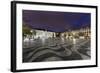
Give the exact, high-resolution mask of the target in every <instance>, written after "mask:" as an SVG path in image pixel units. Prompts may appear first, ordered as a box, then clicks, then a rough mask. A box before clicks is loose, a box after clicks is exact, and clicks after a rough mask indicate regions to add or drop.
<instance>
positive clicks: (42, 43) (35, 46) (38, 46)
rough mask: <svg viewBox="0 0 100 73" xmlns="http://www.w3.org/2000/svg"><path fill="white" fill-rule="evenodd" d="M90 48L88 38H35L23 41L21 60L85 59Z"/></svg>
mask: <svg viewBox="0 0 100 73" xmlns="http://www.w3.org/2000/svg"><path fill="white" fill-rule="evenodd" d="M90 48H91V47H90V39H72V40H70V39H65V38H48V39H35V40H31V41H28V42H24V43H23V62H44V61H67V60H86V59H90V58H91V53H90V52H91V49H90Z"/></svg>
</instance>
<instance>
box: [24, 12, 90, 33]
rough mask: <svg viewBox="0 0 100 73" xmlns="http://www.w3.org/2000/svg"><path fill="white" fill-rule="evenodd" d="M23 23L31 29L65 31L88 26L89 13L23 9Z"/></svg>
mask: <svg viewBox="0 0 100 73" xmlns="http://www.w3.org/2000/svg"><path fill="white" fill-rule="evenodd" d="M23 23H25V24H27V26H29V27H31V28H33V29H41V30H47V31H51V32H65V31H69V30H77V29H80V28H85V27H89V28H90V24H91V14H90V13H75V12H55V11H35V10H23Z"/></svg>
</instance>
